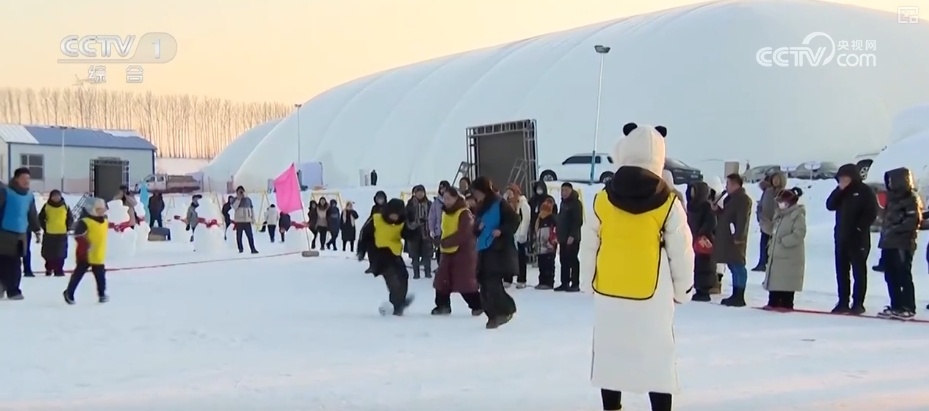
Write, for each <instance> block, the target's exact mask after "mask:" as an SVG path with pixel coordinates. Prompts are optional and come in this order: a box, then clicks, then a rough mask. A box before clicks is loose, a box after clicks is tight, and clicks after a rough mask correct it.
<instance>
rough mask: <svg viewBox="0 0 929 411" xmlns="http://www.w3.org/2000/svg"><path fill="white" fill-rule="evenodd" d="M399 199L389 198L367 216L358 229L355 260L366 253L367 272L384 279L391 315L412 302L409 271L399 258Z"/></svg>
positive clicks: (400, 312)
mask: <svg viewBox="0 0 929 411" xmlns="http://www.w3.org/2000/svg"><path fill="white" fill-rule="evenodd" d="M405 211H406V210H405V207H404V205H403V200H401V199H399V198H395V199H392V200H390V201H388V202H387V203H386V204H384V206H383V207H381V208H379V209H378V210H377V212H375V213H374V214H372V215H371V218H369V219H368V221H367V222H366V223H365V224H364V226H363V227H362V228H361V238H360V241H359V242H358V253H357V256H358V261H361V260H363V259H364V256H365V255H367V256H368V261H370V262H371V268H370V269H371V274H374V276H375V277H377V276H381V277H383V278H384V284H386V285H387V292H388V295H389V301H390V305H391V306H392V307H393V315H395V316H401V315H403V313H404V312H405V311H406V308H407V307H409V306H410V303H412V302H413V298H412V296H411V295H409V280H410V274H409V272H407V270H406V263H405V262H404V261H403V256H402V255H403V239H404V237H407V236H409V235H410V231H409V230H407V229H406V224H405V223H406V222H405V214H406V212H405Z"/></svg>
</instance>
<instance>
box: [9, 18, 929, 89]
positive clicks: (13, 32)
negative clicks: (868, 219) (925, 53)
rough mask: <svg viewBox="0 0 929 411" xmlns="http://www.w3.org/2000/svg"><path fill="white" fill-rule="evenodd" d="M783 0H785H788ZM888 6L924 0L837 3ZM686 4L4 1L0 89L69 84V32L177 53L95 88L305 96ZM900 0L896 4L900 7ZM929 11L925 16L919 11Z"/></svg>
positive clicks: (73, 69) (81, 69)
mask: <svg viewBox="0 0 929 411" xmlns="http://www.w3.org/2000/svg"><path fill="white" fill-rule="evenodd" d="M785 1H790V0H785ZM837 2H839V3H846V4H852V5H857V6H862V7H868V8H872V9H879V10H886V11H891V12H896V11H897V8H898V7H900V6H924V7H922V8H923V10H925V13H926V14H929V1H927V0H909V1H908V0H846V1H837ZM691 3H699V2H697V1H689V0H264V1H256V0H158V1H143V0H82V1H74V0H3V1H0V49H2V54H0V56H2V57H0V87H34V88H40V87H68V86H70V85H71V84H73V83H74V82H75V77H74V76H75V75H79V76H81V77H82V78H84V77H86V76H87V66H86V65H74V64H59V63H57V59H59V58H61V57H62V55H61V52H60V48H59V46H60V43H61V40H62V38H63V37H65V36H68V35H81V36H83V35H90V34H99V35H102V34H119V35H122V36H126V35H130V34H134V35H136V36H141V35H142V34H144V33H146V32H159V31H161V32H168V33H170V34H171V35H172V36H174V38H176V39H177V42H178V49H179V50H178V55H177V57H176V58H175V59H174V60H173V61H171V62H170V63H167V64H162V65H146V66H144V70H145V72H144V80H143V83H142V84H126V83H125V74H124V73H125V68H126V66H125V64H113V65H110V66H108V72H109V73H110V74H109V77H110V79H109V80H108V82H107V84H105V85H100V86H96V87H102V88H107V89H114V90H138V91H152V92H155V93H161V94H167V93H187V94H195V95H205V96H212V97H222V98H230V99H234V100H240V101H276V102H285V103H290V102H294V103H296V102H301V103H302V102H304V101H306V100H309V99H310V98H312V97H313V96H314V95H316V94H319V93H321V92H323V91H325V90H326V89H328V88H331V87H333V86H336V85H338V84H340V83H343V82H346V81H350V80H352V79H355V78H358V77H361V76H364V75H366V74H370V73H375V72H378V71H382V70H385V69H388V68H392V67H396V66H401V65H405V64H410V63H415V62H418V61H423V60H427V59H430V58H434V57H440V56H443V55H448V54H454V53H458V52H463V51H468V50H473V49H477V48H481V47H487V46H493V45H497V44H502V43H507V42H510V41H515V40H520V39H524V38H528V37H532V36H535V35H539V34H545V33H550V32H554V31H559V30H565V29H570V28H573V27H578V26H582V25H585V24H590V23H596V22H600V21H605V20H612V19H616V18H620V17H625V16H630V15H635V14H641V13H647V12H651V11H657V10H662V9H667V8H671V7H676V6H681V5H686V4H691ZM898 3H900V4H898ZM927 18H929V16H927Z"/></svg>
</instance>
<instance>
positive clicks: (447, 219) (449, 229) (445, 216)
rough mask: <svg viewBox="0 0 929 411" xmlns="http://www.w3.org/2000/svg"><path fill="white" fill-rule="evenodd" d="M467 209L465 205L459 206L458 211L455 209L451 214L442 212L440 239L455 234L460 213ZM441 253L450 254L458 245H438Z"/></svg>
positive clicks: (456, 249) (455, 250)
mask: <svg viewBox="0 0 929 411" xmlns="http://www.w3.org/2000/svg"><path fill="white" fill-rule="evenodd" d="M465 211H468V209H467V208H466V207H461V208H460V209H458V211H455V212H454V213H452V214H449V213H445V212H443V213H442V239H443V240H444V239H446V238H448V237H451V236H453V235H455V233H457V232H458V221H459V220H460V217H461V213H463V212H465ZM440 251H441V252H442V254H452V253H455V252H457V251H458V246H457V245H456V246H453V247H440Z"/></svg>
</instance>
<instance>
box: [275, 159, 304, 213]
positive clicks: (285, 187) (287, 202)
mask: <svg viewBox="0 0 929 411" xmlns="http://www.w3.org/2000/svg"><path fill="white" fill-rule="evenodd" d="M274 192H275V193H276V195H277V208H278V210H281V212H282V213H291V212H294V211H301V210H303V201H301V200H300V182H299V181H298V180H297V168H296V167H294V165H293V164H291V165H290V167H287V170H284V172H283V173H281V175H279V176H277V178H275V179H274Z"/></svg>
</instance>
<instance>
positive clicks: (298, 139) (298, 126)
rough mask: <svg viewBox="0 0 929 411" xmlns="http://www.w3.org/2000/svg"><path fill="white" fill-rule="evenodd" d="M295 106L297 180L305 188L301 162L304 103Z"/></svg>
mask: <svg viewBox="0 0 929 411" xmlns="http://www.w3.org/2000/svg"><path fill="white" fill-rule="evenodd" d="M294 107H295V108H296V109H297V112H296V116H297V181H298V182H299V183H300V189H301V190H302V189H303V173H301V172H300V164H302V163H303V161H302V160H303V157H302V154H301V151H302V150H301V149H300V148H301V142H300V140H301V139H300V108H301V107H303V104H299V103H298V104H294Z"/></svg>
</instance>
